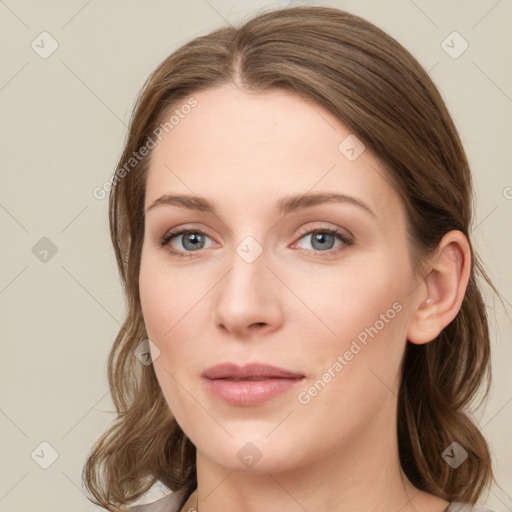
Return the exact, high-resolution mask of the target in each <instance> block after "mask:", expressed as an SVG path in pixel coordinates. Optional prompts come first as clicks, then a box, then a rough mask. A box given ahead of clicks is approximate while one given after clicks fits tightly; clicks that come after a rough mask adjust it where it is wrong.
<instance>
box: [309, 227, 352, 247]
mask: <svg viewBox="0 0 512 512" xmlns="http://www.w3.org/2000/svg"><path fill="white" fill-rule="evenodd" d="M308 237H309V238H310V241H311V247H312V249H313V250H314V251H320V252H332V251H333V245H334V243H335V242H336V240H339V241H340V242H341V244H340V245H350V244H351V240H350V239H349V238H348V237H347V236H345V235H344V234H343V233H340V232H339V231H338V230H337V229H317V230H313V231H309V232H308V233H306V234H305V235H303V236H302V237H301V238H300V239H301V240H302V239H307V238H308ZM340 245H338V247H340ZM334 250H335V249H334Z"/></svg>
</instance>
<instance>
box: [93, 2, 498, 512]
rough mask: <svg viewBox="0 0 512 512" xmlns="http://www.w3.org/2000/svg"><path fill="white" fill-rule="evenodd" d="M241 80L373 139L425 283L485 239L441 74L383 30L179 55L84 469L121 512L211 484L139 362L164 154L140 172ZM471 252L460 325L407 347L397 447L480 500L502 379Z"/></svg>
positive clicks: (113, 204) (334, 16)
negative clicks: (174, 123)
mask: <svg viewBox="0 0 512 512" xmlns="http://www.w3.org/2000/svg"><path fill="white" fill-rule="evenodd" d="M228 82H234V83H236V84H237V85H238V86H239V87H240V88H242V89H244V90H246V91H256V92H265V91H268V90H270V89H274V88H279V89H284V90H287V91H291V92H293V93H295V94H297V95H299V96H300V97H302V98H304V99H306V100H307V101H310V102H313V103H316V104H318V105H321V106H323V107H325V108H326V109H328V110H329V111H330V112H332V113H333V114H334V115H336V116H337V117H338V118H339V119H340V121H341V122H343V123H344V124H345V125H347V126H348V127H349V128H350V130H351V131H352V132H353V133H354V134H356V135H357V137H358V138H359V139H361V140H362V141H363V142H364V144H365V145H366V146H367V148H369V149H370V150H371V151H372V152H373V153H374V154H375V155H376V156H377V157H378V158H379V160H380V162H381V163H382V164H383V165H384V166H385V168H386V169H387V172H388V175H389V176H388V177H389V178H390V179H391V181H392V183H393V186H394V187H395V189H396V190H397V191H398V193H399V194H400V196H401V198H402V199H403V201H404V205H405V207H406V212H407V221H408V235H409V237H410V247H411V261H412V262H413V264H414V269H415V271H416V272H418V273H419V272H420V271H421V262H422V261H423V260H422V258H424V256H425V255H430V254H432V251H434V250H435V249H436V248H437V245H438V243H439V241H440V240H441V238H442V236H443V235H444V234H446V233H447V232H448V231H450V230H453V229H456V230H460V231H462V232H463V233H464V234H465V235H466V237H467V238H468V240H469V238H470V237H469V235H470V226H471V223H472V200H473V197H472V194H473V192H472V181H471V175H470V169H469V166H468V162H467V159H466V155H465V153H464V149H463V147H462V144H461V141H460V139H459V136H458V134H457V131H456V128H455V126H454V124H453V121H452V119H451V118H450V115H449V113H448V110H447V108H446V106H445V104H444V102H443V99H442V97H441V95H440V94H439V92H438V90H437V88H436V87H435V85H434V84H433V82H432V81H431V79H430V78H429V76H428V74H427V73H426V72H425V70H424V69H423V68H422V67H421V66H420V64H419V63H418V62H417V61H416V60H415V59H414V57H412V56H411V54H410V53H409V52H408V51H407V50H406V49H405V48H403V47H402V46H401V45H400V44H399V43H398V42H397V41H396V40H394V39H393V38H392V37H390V36H388V35H387V34H386V33H384V32H383V31H382V30H380V29H379V28H377V27H376V26H374V25H372V24H371V23H369V22H368V21H366V20H364V19H362V18H360V17H358V16H355V15H352V14H349V13H346V12H343V11H340V10H338V9H334V8H329V7H316V6H301V7H293V8H287V9H281V10H273V11H269V12H263V13H259V15H258V16H257V17H254V18H252V19H250V20H249V21H247V22H245V23H244V24H243V25H242V26H240V27H239V28H233V27H226V28H221V29H218V30H216V31H214V32H212V33H210V34H208V35H205V36H201V37H197V38H196V39H194V40H192V41H190V42H188V43H187V44H184V45H183V46H182V47H180V48H179V49H178V50H176V51H175V52H174V53H173V54H172V55H170V56H169V57H168V58H167V59H166V60H165V61H164V62H163V63H162V64H161V65H160V66H159V67H158V68H157V69H156V70H155V71H154V72H153V74H152V75H151V76H150V77H149V78H148V80H147V82H146V84H145V85H144V88H143V90H142V92H141V95H140V96H139V98H138V100H137V103H136V106H135V110H134V114H133V116H132V119H131V124H130V128H129V133H128V137H127V141H126V145H125V149H124V152H123V154H122V156H121V158H120V160H119V164H118V168H117V171H116V173H115V176H114V186H113V188H112V190H111V192H110V210H109V213H110V217H109V219H110V229H111V237H112V242H113V245H114V249H115V254H116V258H117V264H118V267H119V272H120V276H121V279H122V284H123V288H124V292H125V295H126V297H127V314H126V319H125V321H124V323H123V325H122V328H121V330H120V332H119V334H118V336H117V338H116V340H115V343H114V345H113V348H112V350H111V353H110V356H109V360H108V378H109V383H110V390H111V393H112V398H113V401H114V404H115V407H116V410H117V415H118V417H117V420H116V422H115V423H114V424H113V426H112V427H111V428H110V429H109V430H108V431H107V432H106V433H105V434H104V435H103V436H102V437H101V438H100V439H99V440H98V441H97V443H96V444H95V446H94V447H93V449H92V450H91V453H90V454H89V457H88V459H87V461H86V464H85V466H84V471H83V480H84V483H85V485H86V487H87V489H88V491H89V492H90V494H91V497H90V498H89V499H90V500H91V501H93V502H94V503H96V504H98V505H101V506H102V507H104V508H108V509H109V510H112V509H113V508H114V507H116V506H119V505H125V504H129V503H131V502H133V501H135V500H136V499H138V498H139V497H141V496H142V495H143V494H144V493H145V492H146V491H147V490H148V489H149V488H150V487H151V486H152V485H153V484H154V483H156V482H158V481H159V482H161V483H162V484H164V485H165V486H167V487H168V488H169V489H171V490H173V491H174V490H177V489H179V488H181V487H182V486H185V487H187V489H188V491H189V492H192V490H193V489H194V488H195V486H196V485H197V482H196V467H195V447H194V445H193V444H192V443H191V442H190V440H189V439H188V438H187V436H186V435H185V434H184V432H183V431H182V430H181V428H180V427H179V426H178V424H177V422H176V421H175V419H174V418H173V415H172V413H171V411H170V410H169V407H168V405H167V403H166V401H165V399H164V397H163V394H162V392H161V389H160V387H159V384H158V381H157V378H156V375H155V372H154V369H153V367H152V365H149V366H145V365H142V364H140V362H139V361H138V360H137V359H136V357H135V355H134V350H135V348H136V347H137V345H138V344H139V343H140V341H141V340H144V339H145V338H147V333H146V330H145V326H144V321H143V317H142V313H141V305H140V298H139V285H138V276H139V270H140V258H141V248H142V241H143V234H144V199H145V197H144V194H145V177H146V173H147V170H148V166H149V158H143V159H141V161H140V162H136V165H134V166H133V169H131V170H129V172H127V170H126V166H125V164H126V162H127V161H129V159H130V158H131V157H132V155H133V154H134V153H135V152H138V151H139V150H140V148H142V147H143V146H144V145H147V144H148V141H149V140H151V139H152V134H154V130H155V129H156V128H157V127H158V126H159V124H160V123H161V122H162V121H163V120H165V119H166V116H168V115H169V112H170V111H171V110H173V109H175V108H176V107H177V106H178V105H179V104H182V103H184V102H185V101H186V100H187V99H188V98H190V97H191V95H193V94H194V93H196V92H199V91H201V90H204V89H207V88H211V87H214V86H219V85H222V84H225V83H228ZM192 115H193V114H192ZM123 165H124V166H125V167H124V172H123V171H122V170H121V169H122V166H123ZM470 247H471V254H472V268H471V276H470V280H469V284H468V287H467V290H466V294H465V297H464V300H463V303H462V306H461V309H460V311H459V313H458V315H457V316H456V318H455V319H454V320H453V321H452V322H451V323H450V324H449V325H448V326H447V327H446V328H445V329H444V330H443V331H442V332H441V334H440V335H439V336H438V338H437V339H436V340H434V341H433V342H431V343H427V344H424V345H415V344H412V343H410V342H408V343H407V347H406V350H405V353H404V358H403V367H402V375H403V377H402V383H401V387H400V391H399V399H398V432H397V436H398V441H399V455H400V461H401V464H402V469H403V470H404V472H405V474H406V476H407V477H408V478H409V479H410V481H411V482H412V483H413V485H415V486H416V487H417V488H418V489H421V490H424V491H426V492H429V493H431V494H434V495H437V496H440V497H442V498H444V499H446V500H450V501H464V502H468V503H472V504H474V503H475V502H476V500H477V498H478V497H479V495H480V494H481V492H482V490H483V489H484V487H485V486H486V485H488V484H490V483H491V482H492V481H493V479H494V476H493V473H492V469H491V460H490V454H489V448H488V445H487V443H486V441H485V439H484V438H483V436H482V434H481V433H480V431H479V429H478V428H477V427H476V425H475V423H474V422H473V421H472V420H471V419H470V417H469V415H467V414H466V412H465V410H466V409H467V407H468V406H469V404H470V402H471V401H472V399H473V398H474V397H475V395H476V392H477V391H478V390H479V388H480V386H481V384H482V382H483V381H484V380H485V377H486V378H487V379H486V384H487V385H486V387H485V389H484V398H485V397H487V394H488V392H489V385H490V377H491V372H490V340H489V329H488V321H487V313H486V308H485V305H484V302H483V299H482V295H481V292H480V289H479V286H478V285H477V281H476V278H477V272H478V273H480V275H481V276H482V277H483V278H484V280H485V281H486V282H487V283H488V284H489V285H490V286H491V288H492V289H493V290H494V291H495V292H496V293H497V291H496V289H495V288H494V286H493V285H492V283H491V281H490V280H489V278H488V276H487V275H486V274H485V271H484V269H483V267H482V265H481V263H480V261H479V259H478V257H477V255H476V254H475V252H474V250H473V248H472V246H471V243H470ZM454 441H456V442H457V443H459V444H460V445H461V446H462V447H463V448H464V449H465V450H466V451H467V452H468V458H467V460H466V461H465V462H464V463H463V464H462V465H460V466H459V467H458V468H457V469H456V470H454V469H452V468H451V467H450V466H449V465H448V464H447V463H445V462H444V460H443V459H442V457H441V454H442V452H443V451H444V450H445V449H446V448H447V447H448V446H449V445H450V444H451V443H452V442H454Z"/></svg>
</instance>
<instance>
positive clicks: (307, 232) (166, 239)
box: [158, 228, 354, 258]
mask: <svg viewBox="0 0 512 512" xmlns="http://www.w3.org/2000/svg"><path fill="white" fill-rule="evenodd" d="M188 233H199V234H201V235H205V236H208V235H207V234H206V233H204V232H203V231H201V230H199V229H181V228H177V229H175V230H171V231H168V232H167V233H166V234H165V235H164V236H163V237H162V238H161V239H160V240H159V242H158V245H159V246H160V247H167V252H168V253H169V254H172V255H174V256H178V257H181V258H193V257H194V253H195V252H200V250H197V251H186V252H182V251H176V250H175V249H172V248H171V246H170V244H169V242H170V241H171V240H172V239H173V238H175V237H178V236H180V235H185V234H188ZM315 233H327V234H329V235H334V236H335V237H336V238H337V239H338V240H340V241H341V242H343V244H344V245H343V246H340V247H337V248H336V249H329V250H327V251H317V250H315V249H301V250H303V251H307V252H313V253H315V256H316V255H319V256H320V257H322V258H324V257H329V256H331V257H332V256H334V255H336V254H337V253H338V252H339V251H340V250H343V249H344V248H345V247H349V246H351V245H353V243H354V242H353V240H352V239H351V238H349V237H348V236H347V235H345V234H344V233H342V232H341V231H339V230H338V229H336V228H316V229H309V230H307V229H306V230H304V231H302V232H301V233H299V234H300V237H299V240H300V239H301V238H303V237H304V236H306V235H311V234H315ZM209 238H210V237H209Z"/></svg>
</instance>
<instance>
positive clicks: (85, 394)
mask: <svg viewBox="0 0 512 512" xmlns="http://www.w3.org/2000/svg"><path fill="white" fill-rule="evenodd" d="M287 3H288V2H274V3H272V2H258V1H246V2H240V1H239V2H236V1H232V0H208V1H206V0H190V1H187V2H177V1H156V0H153V1H144V2H142V1H138V2H137V1H133V0H124V1H122V2H121V1H100V0H89V1H87V0H81V1H46V2H40V1H36V0H34V1H32V2H29V1H15V0H0V43H1V44H0V47H1V66H0V109H1V110H0V111H1V118H0V119H1V133H0V141H1V143H0V144H1V146H0V147H1V179H2V183H1V187H0V223H1V228H2V250H1V258H2V259H1V264H0V308H1V309H0V310H1V315H2V316H1V322H0V330H1V332H0V336H1V349H2V357H1V359H0V365H1V366H0V390H1V391H0V428H1V463H0V511H1V512H21V511H26V512H28V511H30V512H32V511H35V510H37V511H40V512H61V511H62V512H64V511H66V512H68V511H70V510H73V511H77V512H79V511H88V510H96V509H97V507H95V506H93V505H92V504H90V503H89V502H88V501H86V500H85V498H84V496H83V494H82V490H81V484H80V476H81V470H82V465H83V462H84V458H85V456H86V454H87V452H88V450H89V449H90V447H91V446H92V444H93V442H94V441H95V440H96V439H97V437H98V436H99V435H100V434H101V433H102V432H103V431H104V430H105V428H106V427H107V425H108V424H109V422H110V420H111V418H112V416H111V415H110V414H109V413H107V412H104V411H109V410H111V408H112V403H111V400H110V396H109V393H108V388H107V382H106V366H105V364H106V358H107V354H108V351H109V348H110V346H111V344H112V342H113V339H114V337H115V335H116V333H117V330H118V328H119V326H120V323H121V321H122V318H123V311H124V300H123V296H122V293H121V288H120V284H119V281H118V275H117V269H116V267H115V263H114V256H113V251H112V249H111V245H110V239H109V232H108V225H107V199H104V200H97V199H95V198H94V197H93V195H92V190H93V189H94V188H95V187H97V186H101V185H102V184H103V183H104V182H105V181H106V180H107V179H108V178H109V176H110V175H111V173H112V172H113V171H114V166H115V165H116V162H117V159H118V157H119V154H120V151H121V149H122V144H123V141H124V137H125V134H126V126H127V123H128V121H129V116H130V113H131V108H132V105H133V102H134V100H135V97H136V95H137V93H138V91H139V89H140V87H141V86H142V84H143V82H144V80H145V78H146V77H147V75H148V74H149V73H150V72H151V71H152V70H153V69H154V67H156V65H157V64H159V63H160V62H161V61H162V60H163V59H164V58H165V57H166V56H167V55H168V54H169V53H171V52H172V51H173V50H174V49H176V48H177V47H178V46H179V45H181V44H183V43H184V42H185V41H187V40H189V39H192V38H193V37H195V36H198V35H200V34H205V33H207V32H210V31H211V30H213V29H214V28H217V27H219V26H220V25H222V24H224V23H225V22H226V21H229V22H231V23H233V24H234V23H237V22H238V21H239V20H240V19H241V18H244V17H248V16H250V15H251V13H253V12H254V11H255V10H256V9H258V8H261V7H265V6H274V7H277V6H284V5H286V4H287ZM292 3H294V4H297V3H300V2H292ZM323 5H331V6H335V7H339V8H344V9H347V10H348V11H350V12H353V13H356V14H359V15H361V16H363V17H365V18H367V19H368V20H370V21H372V22H373V23H375V24H377V25H378V26H380V27H381V28H383V29H384V30H385V31H387V32H388V33H390V34H391V35H392V36H394V37H395V38H396V39H398V40H399V41H400V42H401V43H402V44H403V45H404V46H405V47H407V48H408V49H409V50H410V51H411V52H412V53H413V54H414V55H415V56H416V57H417V59H418V60H419V61H420V63H421V64H422V65H423V66H424V67H425V68H426V69H427V70H429V72H430V74H431V76H432V78H433V79H434V81H435V82H436V84H437V85H438V87H439V88H440V90H441V93H442V95H443V96H444V98H445V100H446V102H447V104H448V107H449V108H450V111H451V113H452V115H453V118H454V120H455V123H456V125H457V127H458V129H459V130H460V134H461V137H462V140H463V143H464V144H465V147H466V150H467V154H468V157H469V160H470V163H471V165H472V169H473V173H474V181H475V188H476V195H477V209H476V222H475V226H474V230H473V233H472V234H473V236H474V240H475V243H476V246H477V248H478V250H479V251H480V254H481V257H482V259H483V261H484V262H485V264H486V265H487V268H488V269H489V272H490V274H491V276H492V277H493V279H494V280H495V283H496V284H497V286H498V287H499V289H500V292H501V293H502V295H503V297H504V299H505V301H506V304H507V308H511V306H512V304H511V302H510V301H512V278H511V273H510V268H509V263H507V262H510V254H511V252H512V236H511V231H512V227H511V225H512V222H511V221H512V188H511V187H512V173H511V171H510V162H511V161H512V151H511V147H512V144H511V141H510V135H511V133H512V121H511V120H512V73H511V69H510V62H509V61H510V51H511V48H512V37H511V30H510V20H511V19H512V2H511V1H510V0H471V1H470V0H465V1H462V0H458V1H448V0H442V1H426V0H414V1H413V0H392V1H390V0H388V1H385V2H382V1H379V0H372V1H331V2H323ZM43 31H46V32H48V33H49V34H50V36H46V35H44V36H39V35H40V34H41V32H43ZM453 31H457V32H458V33H459V34H460V35H461V36H462V38H464V40H465V41H467V43H468V44H469V47H468V48H467V50H466V51H465V52H464V53H462V55H460V56H459V57H458V58H452V56H450V55H449V54H448V53H447V52H446V51H445V49H443V46H442V42H443V41H444V40H445V39H446V38H447V36H448V35H449V34H451V33H452V32H453ZM455 37H456V39H454V43H451V42H450V43H448V44H450V46H453V49H451V50H450V51H451V52H452V54H453V52H455V51H459V50H460V49H462V48H463V46H461V45H463V44H464V41H463V40H462V39H460V38H458V36H455ZM52 39H53V40H55V41H56V42H57V44H58V48H57V50H56V51H55V52H54V53H52V54H51V55H49V56H47V55H44V52H49V51H50V50H51V49H52V46H51V45H52V44H55V43H53V42H52ZM33 41H34V46H35V48H36V49H37V52H36V51H35V50H34V49H33V48H32V47H31V44H32V42H33ZM448 41H451V40H450V39H448ZM445 45H446V43H445ZM41 54H43V56H45V57H46V58H43V57H42V56H41ZM43 237H46V238H47V239H49V240H43V241H41V239H42V238H43ZM36 244H37V245H36ZM34 246H35V249H33V248H34ZM52 248H53V251H55V250H56V251H57V252H56V253H55V254H53V253H52ZM44 251H48V252H46V253H45V252H44ZM34 253H35V254H34ZM45 257H46V261H41V258H45ZM489 306H490V308H491V310H492V312H493V313H492V329H493V367H494V384H493V388H492V390H491V396H490V400H489V402H488V404H487V407H486V408H485V409H484V410H483V411H481V413H479V414H478V416H477V419H478V421H479V422H480V424H481V426H482V429H483V433H484V434H485V435H486V437H487V439H488V440H489V442H490V444H491V447H492V451H493V456H494V461H495V471H496V474H497V477H498V480H499V482H500V484H501V487H502V488H501V489H500V488H498V487H493V488H492V489H491V491H490V493H489V496H488V498H487V505H488V506H490V507H492V508H494V509H495V510H496V511H510V510H512V442H511V440H510V431H511V428H510V427H511V425H512V421H511V420H512V403H511V402H512V385H511V384H512V377H511V374H512V372H511V371H510V369H511V367H512V364H511V363H512V351H511V346H510V340H511V331H512V329H511V321H510V319H509V318H507V315H506V313H505V312H504V310H503V308H501V306H500V305H499V303H498V302H497V301H495V300H494V301H492V300H490V301H489ZM509 311H510V309H509ZM43 442H46V443H49V446H48V445H46V444H44V445H41V443H43ZM55 456H57V458H56V459H55V460H54V461H53V463H51V462H52V460H53V458H54V457H55ZM52 457H53V458H52ZM49 463H51V465H49V467H48V468H47V469H43V468H42V467H41V466H40V465H41V464H43V465H45V464H46V465H47V464H49ZM160 492H161V491H160V489H158V488H157V489H155V490H154V493H152V494H150V495H148V496H147V497H146V500H145V501H149V500H150V499H154V497H155V496H158V495H159V493H160ZM485 502H486V498H484V499H483V500H482V503H485Z"/></svg>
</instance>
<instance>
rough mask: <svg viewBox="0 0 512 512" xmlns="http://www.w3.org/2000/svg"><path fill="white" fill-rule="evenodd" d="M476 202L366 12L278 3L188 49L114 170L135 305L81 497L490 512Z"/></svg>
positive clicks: (403, 63) (406, 67) (116, 224)
mask: <svg viewBox="0 0 512 512" xmlns="http://www.w3.org/2000/svg"><path fill="white" fill-rule="evenodd" d="M471 194H472V188H471V175H470V171H469V167H468V163H467V159H466V156H465V154H464V150H463V148H462V145H461V142H460V139H459V137H458V135H457V132H456V129H455V127H454V125H453V122H452V120H451V118H450V116H449V113H448V111H447V109H446V107H445V105H444V102H443V100H442V98H441V96H440V94H439V92H438V91H437V89H436V87H435V86H434V84H433V83H432V81H431V80H430V78H429V77H428V75H427V73H426V72H425V71H424V70H423V69H422V67H421V66H420V65H419V64H418V62H417V61H416V60H415V59H414V58H413V57H412V56H411V55H410V54H409V53H408V52H407V51H406V50H405V49H404V48H403V47H402V46H401V45H400V44H399V43H398V42H396V41H395V40H394V39H392V38H391V37H390V36H388V35H386V34H385V33H384V32H382V31H381V30H380V29H378V28H377V27H375V26H373V25H372V24H370V23H368V22H367V21H365V20H363V19H361V18H359V17H357V16H354V15H351V14H348V13H345V12H342V11H339V10H337V9H333V8H327V7H294V8H289V9H284V10H279V11H273V12H267V13H263V14H260V15H259V16H257V17H255V18H253V19H252V20H249V21H248V22H246V23H245V24H244V25H243V26H242V27H240V28H224V29H220V30H217V31H215V32H213V33H211V34H209V35H207V36H203V37H198V38H196V39H194V40H193V41H191V42H189V43H188V44H185V45H184V46H183V47H181V48H179V49H178V50H177V51H176V52H174V53H173V54H172V55H171V56H170V57H168V58H167V59H166V60H165V61H164V62H163V63H162V64H161V65H160V66H159V67H158V69H157V70H156V71H155V72H154V73H153V74H152V76H151V77H150V78H149V80H148V81H147V83H146V85H145V87H144V90H143V92H142V94H141V96H140V98H139V100H138V103H137V105H136V109H135V112H134V114H133V118H132V122H131V126H130V131H129V134H128V139H127V142H126V147H125V150H124V153H123V156H122V157H121V159H120V162H119V166H118V169H117V171H116V173H115V176H114V180H113V188H112V192H111V197H110V227H111V234H112V241H113V244H114V248H115V252H116V257H117V261H118V266H119V270H120V273H121V277H122V281H123V285H124V287H125V292H126V296H127V299H128V313H127V318H126V320H125V322H124V324H123V327H122V329H121V331H120V333H119V335H118V337H117V339H116V341H115V344H114V347H113V349H112V352H111V355H110V358H109V363H108V370H109V379H110V386H111V392H112V396H113V399H114V402H115V404H116V408H117V410H118V413H119V417H118V420H117V422H116V424H115V425H114V426H113V427H112V428H111V429H110V430H109V431H108V432H107V433H106V434H105V435H104V436H103V437H102V438H101V439H100V440H99V441H98V442H97V444H96V445H95V447H94V449H93V450H92V452H91V454H90V456H89V458H88V460H87V462H86V465H85V467H84V481H85V485H86V486H87V489H88V490H89V491H90V494H91V498H90V499H91V501H93V502H95V503H97V504H99V505H101V506H102V507H104V508H108V509H110V510H119V509H121V510H126V506H127V505H130V504H132V503H133V502H134V501H135V500H137V499H138V498H139V497H141V496H142V495H143V494H144V493H145V492H146V491H147V490H148V489H149V488H150V487H151V486H152V485H153V484H154V483H155V482H161V483H162V484H164V485H165V486H167V487H168V488H169V489H170V490H172V491H176V492H175V493H173V494H169V495H168V496H166V497H164V498H162V499H161V500H159V501H157V502H156V503H153V504H149V505H145V506H138V507H131V508H130V510H132V511H135V512H136V511H143V510H144V511H156V510H165V511H186V510H199V511H200V512H208V511H214V510H215V511H218V510H223V511H231V510H246V511H263V510H264V511H266V512H268V511H274V510H276V511H277V510H308V511H326V510H337V511H358V512H365V511H401V512H409V511H413V510H415V511H420V510H421V511H429V512H442V511H449V512H454V511H458V510H474V511H477V510H487V509H483V508H479V507H475V508H473V507H472V505H474V504H475V503H476V501H477V499H478V498H479V496H480V495H481V493H482V491H483V489H484V488H485V487H486V486H488V485H489V484H490V483H491V482H492V481H493V474H492V469H491V461H490V454H489V448H488V446H487V443H486V441H485V439H484V438H483V436H482V435H481V433H480V432H479V430H478V428H477V427H476V426H475V424H474V423H473V421H472V420H471V419H470V417H469V416H468V415H466V413H465V411H466V408H467V406H468V404H469V402H470V400H471V398H472V397H473V396H474V394H475V392H476V391H477V390H478V389H479V386H480V385H481V384H482V382H484V380H485V377H487V388H486V390H485V391H486V393H487V391H488V386H489V378H490V368H489V358H490V354H489V332H488V325H487V318H486V310H485V306H484V303H483V301H482V296H481V293H480V290H479V288H478V286H477V282H476V276H477V272H480V273H481V275H482V276H483V277H484V278H485V279H486V280H487V282H488V283H489V285H491V286H492V284H491V283H490V281H489V279H488V278H487V276H486V274H485V272H484V270H483V268H482V266H481V264H480V263H479V260H478V258H477V255H476V254H475V252H474V250H473V247H472V244H471V241H470V236H469V233H470V225H471V221H472V205H471ZM151 363H152V364H151ZM116 507H117V508H116Z"/></svg>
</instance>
